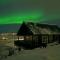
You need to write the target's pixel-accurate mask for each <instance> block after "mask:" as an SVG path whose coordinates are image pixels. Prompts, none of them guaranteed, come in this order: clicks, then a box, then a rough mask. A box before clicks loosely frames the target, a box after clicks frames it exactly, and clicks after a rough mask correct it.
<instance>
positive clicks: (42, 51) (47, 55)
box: [2, 44, 60, 60]
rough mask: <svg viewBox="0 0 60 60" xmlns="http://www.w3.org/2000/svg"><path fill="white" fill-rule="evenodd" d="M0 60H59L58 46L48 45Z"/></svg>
mask: <svg viewBox="0 0 60 60" xmlns="http://www.w3.org/2000/svg"><path fill="white" fill-rule="evenodd" d="M2 60H60V45H51V44H49V45H48V47H47V48H35V49H33V50H22V51H20V52H17V54H14V55H12V56H8V57H7V58H5V59H2Z"/></svg>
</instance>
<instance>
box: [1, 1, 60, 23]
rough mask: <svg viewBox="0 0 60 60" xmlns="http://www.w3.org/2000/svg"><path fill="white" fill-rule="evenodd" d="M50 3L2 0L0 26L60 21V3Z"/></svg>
mask: <svg viewBox="0 0 60 60" xmlns="http://www.w3.org/2000/svg"><path fill="white" fill-rule="evenodd" d="M49 1H50V2H49ZM49 1H47V2H46V1H45V0H44V1H41V0H0V24H19V23H22V22H23V21H26V22H27V21H28V22H29V21H32V22H46V21H48V22H49V21H51V22H52V21H55V20H56V19H57V18H58V19H60V9H59V6H60V5H58V4H60V3H58V2H59V1H56V2H57V3H56V2H54V1H52V0H49ZM47 3H48V4H47ZM54 3H56V4H54ZM9 4H10V5H9ZM12 5H13V7H12ZM54 7H55V9H54ZM56 9H57V10H56ZM55 10H56V11H55ZM54 19H55V20H54ZM57 24H58V23H57Z"/></svg>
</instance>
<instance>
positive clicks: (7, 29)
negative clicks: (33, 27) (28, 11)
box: [0, 24, 21, 33]
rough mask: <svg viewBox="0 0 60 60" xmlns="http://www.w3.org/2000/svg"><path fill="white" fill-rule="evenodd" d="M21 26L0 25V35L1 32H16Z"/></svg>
mask: <svg viewBox="0 0 60 60" xmlns="http://www.w3.org/2000/svg"><path fill="white" fill-rule="evenodd" d="M20 25H21V24H3V25H0V33H2V32H17V31H18V30H19V27H20Z"/></svg>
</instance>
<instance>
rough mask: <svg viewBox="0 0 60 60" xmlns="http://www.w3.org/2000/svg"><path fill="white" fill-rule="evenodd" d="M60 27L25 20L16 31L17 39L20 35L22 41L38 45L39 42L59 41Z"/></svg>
mask: <svg viewBox="0 0 60 60" xmlns="http://www.w3.org/2000/svg"><path fill="white" fill-rule="evenodd" d="M59 30H60V28H59V27H58V26H56V25H48V24H39V23H32V22H27V23H23V24H22V25H21V27H20V29H19V31H18V33H17V36H18V40H19V37H20V36H23V37H24V41H30V42H31V43H32V44H31V46H35V47H36V46H40V44H41V43H51V42H55V41H59V39H60V38H59V37H60V32H59Z"/></svg>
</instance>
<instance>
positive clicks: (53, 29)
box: [18, 22, 60, 34]
mask: <svg viewBox="0 0 60 60" xmlns="http://www.w3.org/2000/svg"><path fill="white" fill-rule="evenodd" d="M22 25H23V24H22ZM26 27H27V28H26ZM22 28H25V31H24V33H25V34H26V33H27V34H58V33H60V31H59V29H60V28H59V27H58V26H56V25H48V24H39V23H33V22H27V23H25V26H24V27H22V26H21V27H20V29H19V31H18V33H19V34H21V33H23V30H22ZM27 29H28V30H27ZM21 30H22V31H21ZM28 31H29V33H28ZM20 32H21V33H20Z"/></svg>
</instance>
